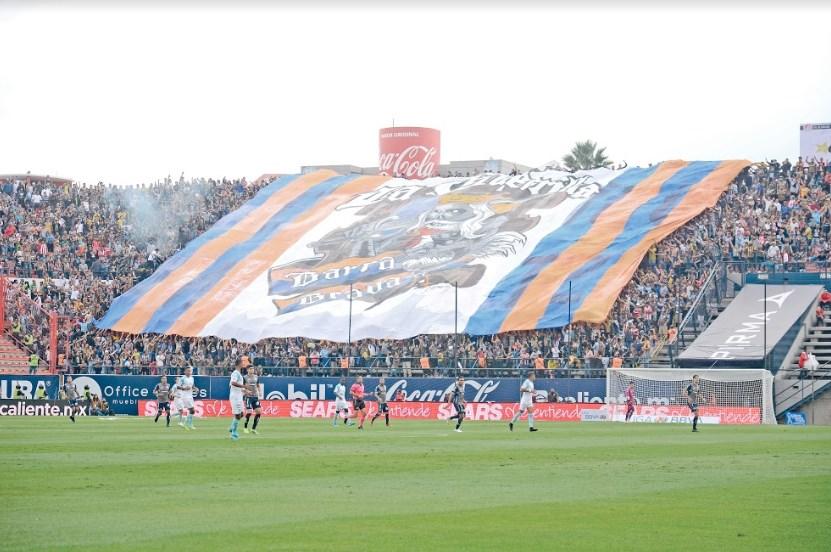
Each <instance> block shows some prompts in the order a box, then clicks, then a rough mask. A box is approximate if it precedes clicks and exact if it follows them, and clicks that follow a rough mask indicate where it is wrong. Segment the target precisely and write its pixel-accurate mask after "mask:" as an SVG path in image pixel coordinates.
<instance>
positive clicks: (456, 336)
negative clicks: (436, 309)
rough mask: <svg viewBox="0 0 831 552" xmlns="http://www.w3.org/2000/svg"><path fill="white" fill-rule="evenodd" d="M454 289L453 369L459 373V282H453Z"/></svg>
mask: <svg viewBox="0 0 831 552" xmlns="http://www.w3.org/2000/svg"><path fill="white" fill-rule="evenodd" d="M453 288H454V290H455V307H454V313H453V317H454V318H453V369H454V370H455V372H456V375H457V376H458V375H459V282H458V281H457V282H455V283H454V284H453Z"/></svg>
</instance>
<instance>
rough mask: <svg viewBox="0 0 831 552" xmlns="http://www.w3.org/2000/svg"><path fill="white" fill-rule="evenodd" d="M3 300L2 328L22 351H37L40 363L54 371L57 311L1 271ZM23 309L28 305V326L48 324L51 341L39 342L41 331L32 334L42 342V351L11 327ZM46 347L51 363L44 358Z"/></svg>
mask: <svg viewBox="0 0 831 552" xmlns="http://www.w3.org/2000/svg"><path fill="white" fill-rule="evenodd" d="M0 304H1V305H2V307H0V332H1V333H4V334H5V335H6V336H7V337H8V338H9V339H11V340H12V341H13V342H14V343H15V345H17V346H18V347H19V348H20V349H22V350H23V351H26V352H27V353H29V354H32V353H34V352H38V353H39V355H40V357H41V362H40V366H41V367H44V368H45V367H48V368H49V369H50V371H51V372H54V371H55V368H56V361H57V351H58V335H57V321H58V315H57V313H55V312H47V311H46V310H45V309H44V308H43V307H41V306H40V305H39V304H38V303H37V302H35V301H34V300H32V299H31V298H30V297H29V296H28V295H26V294H25V293H23V292H22V291H21V290H20V289H16V288H12V287H11V286H9V285H8V280H7V278H6V277H4V276H2V275H0ZM21 309H25V314H24V316H25V317H26V318H27V319H28V321H27V324H28V325H29V326H31V327H42V326H46V327H47V328H48V342H47V343H46V344H43V343H40V342H41V339H40V338H41V335H37V336H35V335H33V337H34V338H35V344H39V345H41V347H40V350H39V351H38V350H36V349H35V347H34V346H30V345H28V344H26V343H25V342H24V341H23V339H22V337H21V336H18V335H15V334H14V332H13V331H12V329H13V326H14V324H15V323H16V322H18V321H19V318H21ZM47 351H48V353H49V360H48V364H47V361H46V359H45V358H44V357H46V354H45V353H46V352H47Z"/></svg>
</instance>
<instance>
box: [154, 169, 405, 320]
mask: <svg viewBox="0 0 831 552" xmlns="http://www.w3.org/2000/svg"><path fill="white" fill-rule="evenodd" d="M389 179H390V177H388V176H362V177H360V178H356V179H355V180H352V181H350V182H347V183H346V184H344V185H343V186H341V187H340V188H338V189H337V190H336V191H335V192H334V193H333V194H330V195H329V196H327V197H326V199H324V200H322V201H321V202H320V203H318V204H317V205H315V207H314V208H312V209H310V210H309V211H308V212H306V213H304V214H301V215H299V216H298V218H297V219H296V220H295V221H293V222H292V223H291V225H290V227H289V228H288V229H286V230H285V231H283V232H280V233H279V234H277V235H276V236H275V237H274V238H273V239H271V240H268V241H267V242H266V243H264V244H263V245H262V246H261V247H260V248H259V249H257V250H256V251H253V252H252V253H251V254H250V255H248V256H247V257H246V258H245V259H243V260H242V261H240V262H239V263H237V265H236V266H234V267H233V268H232V269H231V270H229V271H228V274H226V275H225V276H223V277H222V279H221V280H220V281H219V282H217V284H216V285H215V286H214V287H213V288H211V290H210V291H209V292H208V293H206V294H205V295H203V296H202V298H201V299H199V300H198V301H196V302H195V303H194V304H193V305H192V306H191V307H190V308H189V309H188V310H187V311H186V312H185V313H184V314H182V316H180V317H179V319H178V320H177V321H176V322H175V323H174V324H173V326H171V328H170V330H169V331H168V333H172V334H178V335H198V334H199V333H200V332H201V331H202V329H203V328H204V327H205V326H207V324H208V323H209V322H210V321H211V320H213V319H214V317H216V315H218V314H219V313H220V312H221V311H222V309H224V308H225V307H226V306H228V304H229V303H230V302H231V301H233V300H234V299H235V298H236V297H237V296H238V295H239V294H240V292H241V291H242V290H244V289H245V288H246V287H248V286H249V285H250V284H251V282H253V281H254V280H255V279H256V278H257V277H259V276H260V275H262V273H263V272H265V271H266V270H268V268H269V267H270V266H271V265H272V263H274V261H275V260H277V259H278V258H279V257H280V255H282V254H283V253H284V252H285V251H286V250H287V249H288V248H289V247H291V246H292V245H294V244H295V243H296V242H297V240H299V239H300V238H301V237H303V235H304V234H305V233H306V232H308V231H309V230H311V229H312V228H314V226H315V225H317V224H320V223H321V222H322V221H323V220H324V219H325V218H326V217H328V216H329V215H330V214H331V213H332V212H333V211H334V209H335V208H336V207H337V206H338V205H342V204H343V203H345V202H346V201H348V200H349V199H351V197H352V196H354V195H356V194H362V193H366V192H370V191H372V190H374V189H376V188H377V187H378V186H380V185H381V184H383V183H384V182H386V181H387V180H389Z"/></svg>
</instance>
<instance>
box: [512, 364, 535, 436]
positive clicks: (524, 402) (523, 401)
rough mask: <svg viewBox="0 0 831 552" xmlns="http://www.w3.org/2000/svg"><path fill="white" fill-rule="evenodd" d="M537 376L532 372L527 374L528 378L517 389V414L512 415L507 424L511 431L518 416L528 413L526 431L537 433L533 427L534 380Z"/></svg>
mask: <svg viewBox="0 0 831 552" xmlns="http://www.w3.org/2000/svg"><path fill="white" fill-rule="evenodd" d="M535 379H537V376H536V374H535V373H534V372H528V377H527V378H526V379H525V381H524V382H522V386H521V387H520V388H519V412H517V413H516V414H514V417H513V419H512V420H511V422H510V423H509V424H508V428H509V429H510V430H511V431H513V430H514V424H515V423H516V422H517V420H519V418H520V416H522V415H523V414H525V413H526V412H528V429H529V431H537V428H535V427H534V380H535Z"/></svg>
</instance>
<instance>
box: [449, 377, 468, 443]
mask: <svg viewBox="0 0 831 552" xmlns="http://www.w3.org/2000/svg"><path fill="white" fill-rule="evenodd" d="M447 402H450V403H453V407H454V408H455V409H456V413H455V414H454V415H453V416H450V417H449V418H448V420H456V429H455V430H454V431H455V432H456V433H461V432H462V422H463V421H464V420H465V378H463V377H461V376H460V377H458V378H456V385H454V386H453V391H451V392H450V396H449V397H448V401H447Z"/></svg>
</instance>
